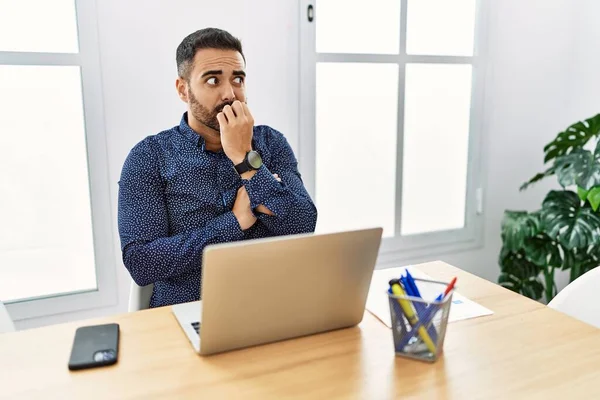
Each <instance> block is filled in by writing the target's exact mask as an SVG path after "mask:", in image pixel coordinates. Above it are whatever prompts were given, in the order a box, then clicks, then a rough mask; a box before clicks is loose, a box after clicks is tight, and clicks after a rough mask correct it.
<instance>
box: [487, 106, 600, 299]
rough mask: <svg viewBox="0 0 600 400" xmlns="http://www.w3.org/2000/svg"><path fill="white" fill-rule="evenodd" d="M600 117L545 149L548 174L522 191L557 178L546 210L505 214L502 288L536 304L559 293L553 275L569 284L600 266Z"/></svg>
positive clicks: (576, 127) (544, 206)
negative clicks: (562, 274) (559, 273)
mask: <svg viewBox="0 0 600 400" xmlns="http://www.w3.org/2000/svg"><path fill="white" fill-rule="evenodd" d="M599 135H600V114H598V115H596V116H595V117H592V118H589V119H587V120H585V121H584V122H577V123H575V124H573V125H571V126H569V127H568V128H567V129H566V130H565V131H564V132H560V133H559V134H558V135H557V136H556V138H555V139H554V140H553V141H552V142H550V143H548V144H547V145H546V146H545V147H544V164H545V165H547V166H548V167H547V169H546V170H545V171H544V172H541V173H538V174H537V175H535V176H534V177H533V178H531V179H530V180H529V181H527V182H525V183H524V184H523V185H522V186H521V188H520V190H525V189H527V188H528V187H529V186H530V185H532V184H533V183H535V182H538V181H540V180H542V179H544V178H547V177H549V176H556V177H557V179H558V183H559V184H560V186H561V189H560V190H552V191H550V192H549V193H548V194H547V195H546V197H545V199H544V201H543V202H542V207H541V209H539V210H537V211H533V212H527V211H511V210H507V211H505V213H504V218H503V221H502V250H501V251H500V257H499V263H500V268H501V273H500V276H499V278H498V283H499V284H500V285H502V286H504V287H506V288H509V289H511V290H513V291H515V292H518V293H521V294H523V295H525V296H527V297H530V298H532V299H535V300H540V299H541V298H542V296H543V297H544V298H545V300H546V302H549V301H550V300H551V299H552V298H553V297H554V296H555V295H556V293H557V289H556V283H555V281H554V273H555V271H556V270H557V269H560V270H569V271H570V273H569V282H572V281H573V280H575V279H576V278H577V277H579V276H580V275H582V274H584V273H585V272H587V271H589V270H590V269H592V268H595V267H596V266H598V265H600V212H599V211H598V208H599V206H600V139H599Z"/></svg>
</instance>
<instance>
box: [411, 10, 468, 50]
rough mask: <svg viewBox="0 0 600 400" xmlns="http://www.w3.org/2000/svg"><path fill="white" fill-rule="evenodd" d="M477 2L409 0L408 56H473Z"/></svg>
mask: <svg viewBox="0 0 600 400" xmlns="http://www.w3.org/2000/svg"><path fill="white" fill-rule="evenodd" d="M475 8H476V0H459V1H448V0H408V12H407V23H406V35H407V37H406V52H407V53H408V54H426V55H440V56H445V55H447V56H472V55H473V43H474V35H475Z"/></svg>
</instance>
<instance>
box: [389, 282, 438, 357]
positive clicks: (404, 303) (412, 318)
mask: <svg viewBox="0 0 600 400" xmlns="http://www.w3.org/2000/svg"><path fill="white" fill-rule="evenodd" d="M389 284H390V287H391V289H392V293H394V294H395V295H396V296H406V293H405V292H404V289H402V286H400V283H399V280H398V279H392V280H391V281H390V282H389ZM397 300H398V303H399V304H400V307H402V310H404V315H406V318H408V322H409V323H410V324H411V325H412V326H415V325H416V324H417V323H418V322H419V318H418V317H417V316H416V315H415V312H414V310H413V308H412V306H411V304H410V302H409V301H408V300H404V299H397ZM417 332H419V336H421V339H423V343H425V346H427V349H428V350H429V351H430V352H431V353H435V351H436V349H435V344H434V343H433V341H432V340H431V337H430V336H429V334H428V333H427V331H426V330H425V327H424V326H423V325H421V326H420V327H419V329H418V330H417Z"/></svg>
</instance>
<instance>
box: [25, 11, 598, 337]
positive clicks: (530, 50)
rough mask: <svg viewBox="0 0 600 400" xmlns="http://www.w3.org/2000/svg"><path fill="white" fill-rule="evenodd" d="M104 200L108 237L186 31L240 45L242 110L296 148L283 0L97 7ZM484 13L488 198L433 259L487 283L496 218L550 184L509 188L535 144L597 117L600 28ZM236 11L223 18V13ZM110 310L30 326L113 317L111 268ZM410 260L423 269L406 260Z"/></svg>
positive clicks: (528, 14) (168, 114) (165, 110)
mask: <svg viewBox="0 0 600 400" xmlns="http://www.w3.org/2000/svg"><path fill="white" fill-rule="evenodd" d="M97 3H98V11H99V30H100V50H101V59H102V69H103V76H102V80H103V86H104V103H105V110H106V129H107V137H108V151H109V158H110V160H109V161H110V171H109V173H110V179H111V193H110V195H111V199H112V202H113V203H112V208H113V211H114V214H113V220H115V234H114V236H115V247H116V249H117V250H119V249H120V247H119V242H118V232H117V230H116V205H117V204H116V198H117V190H118V188H117V180H118V177H119V174H120V171H121V166H122V163H123V161H124V159H125V157H126V155H127V153H128V152H129V149H130V148H131V147H132V146H133V145H134V144H135V143H136V142H138V141H139V140H140V139H142V138H143V137H145V136H146V135H150V134H154V133H156V132H158V131H159V130H162V129H164V128H167V127H171V126H173V125H175V124H177V123H178V122H179V118H180V115H181V113H182V111H183V104H181V103H180V101H179V100H178V98H177V97H176V94H175V90H174V79H175V61H174V58H175V48H176V46H177V45H178V44H179V42H180V40H181V39H182V38H183V37H184V36H185V35H186V34H188V33H190V32H191V31H193V30H195V29H198V28H201V27H205V26H216V27H221V28H224V29H227V30H230V31H231V32H232V33H233V34H235V35H237V36H239V37H240V38H241V39H242V41H243V43H244V46H245V53H246V56H247V59H248V72H249V81H248V82H249V88H250V93H249V101H250V105H251V109H252V110H253V112H254V114H255V116H256V118H257V121H258V122H259V123H268V124H270V125H272V126H273V127H275V128H277V129H279V130H281V131H282V132H283V133H284V134H286V136H287V137H288V139H289V140H290V143H291V144H292V146H293V147H294V149H297V144H298V132H297V129H298V121H299V114H298V83H297V77H298V61H299V60H298V53H299V48H298V42H299V40H298V39H299V38H298V25H297V21H298V18H299V14H298V5H297V2H296V1H294V0H286V1H281V0H260V1H259V0H254V1H252V2H250V1H243V0H236V1H228V2H208V1H192V0H176V1H175V0H171V1H169V2H166V1H161V0H129V1H127V2H123V1H119V0H97ZM490 3H491V8H492V9H491V10H490V15H491V20H490V28H489V38H488V39H489V43H488V46H489V50H490V61H491V62H490V66H491V69H490V71H489V75H488V80H487V87H486V98H487V104H486V116H487V124H486V132H485V134H486V154H487V160H486V163H485V166H484V167H485V168H486V175H487V190H486V195H485V238H484V247H483V248H481V249H477V250H475V251H468V252H463V253H456V254H447V255H442V256H436V257H434V258H436V259H443V260H445V261H447V262H449V263H451V264H454V265H456V266H458V267H461V268H463V269H465V270H468V271H471V272H473V273H475V274H477V275H479V276H482V277H484V278H486V279H489V280H492V281H496V279H497V276H498V273H499V267H498V263H497V258H498V253H499V250H500V246H501V241H500V221H501V218H502V214H503V211H504V210H505V209H528V210H533V209H536V208H538V207H539V206H540V204H541V201H542V200H543V197H544V195H545V193H547V191H548V190H549V189H550V188H553V187H554V188H556V187H557V183H556V182H555V181H554V180H553V179H549V180H548V182H545V183H541V184H539V185H537V186H535V187H533V188H532V189H529V190H528V191H526V192H523V193H519V191H518V188H519V186H520V184H521V183H522V182H523V181H525V180H526V179H528V178H529V177H531V176H532V175H534V174H535V173H536V172H538V171H540V170H541V169H542V167H543V166H542V161H543V153H542V148H543V146H544V145H545V144H546V143H547V142H549V141H550V140H551V139H552V138H553V137H554V135H555V134H556V133H557V132H558V131H560V130H562V129H564V128H565V127H566V126H568V125H569V124H571V123H572V122H574V121H576V120H578V119H583V118H587V117H589V116H591V115H593V114H595V113H597V112H600V96H598V95H597V94H598V93H600V90H599V89H600V80H599V79H596V77H595V75H596V71H600V55H598V53H597V52H595V50H594V49H595V48H597V46H598V44H600V27H598V25H597V23H596V21H595V18H593V16H594V15H597V14H598V12H597V10H598V9H600V4H598V2H594V0H581V1H578V2H577V3H576V5H577V7H575V6H574V5H573V2H572V1H571V0H528V1H522V0H502V1H494V2H490ZM234 7H238V9H237V10H236V11H235V12H234V11H233V8H234ZM117 254H118V259H117V260H116V261H115V262H116V264H117V269H118V285H119V293H120V298H119V305H118V306H116V307H111V308H108V309H98V310H92V311H87V312H80V313H75V314H69V315H61V316H53V317H48V318H43V319H39V320H32V321H23V322H20V323H19V324H18V327H19V328H26V327H32V326H39V325H43V324H48V323H56V322H62V321H67V320H73V319H80V318H88V317H94V316H99V315H106V314H111V313H116V312H124V311H126V307H127V296H128V290H129V278H128V275H127V272H126V270H125V268H124V267H123V266H122V263H121V261H120V251H117ZM413 261H414V262H417V261H422V260H413Z"/></svg>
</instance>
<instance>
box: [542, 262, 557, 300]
mask: <svg viewBox="0 0 600 400" xmlns="http://www.w3.org/2000/svg"><path fill="white" fill-rule="evenodd" d="M543 271H544V283H545V285H544V289H545V294H544V295H545V297H546V304H548V303H550V300H552V298H553V297H554V293H555V291H554V287H555V284H554V267H553V266H550V265H549V266H547V267H546V268H544V269H543Z"/></svg>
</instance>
